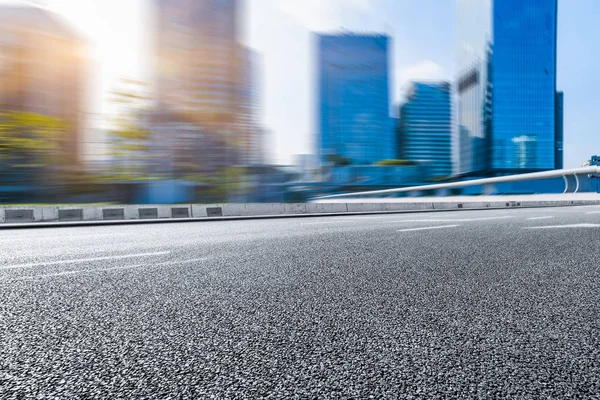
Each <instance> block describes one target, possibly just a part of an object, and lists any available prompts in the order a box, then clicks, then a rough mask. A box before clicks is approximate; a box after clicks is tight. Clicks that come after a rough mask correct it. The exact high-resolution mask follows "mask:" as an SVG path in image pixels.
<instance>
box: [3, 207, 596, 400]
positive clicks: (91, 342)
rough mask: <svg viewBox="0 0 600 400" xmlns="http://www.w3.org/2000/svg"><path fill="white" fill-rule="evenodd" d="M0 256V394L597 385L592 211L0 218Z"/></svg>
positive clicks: (310, 394)
mask: <svg viewBox="0 0 600 400" xmlns="http://www.w3.org/2000/svg"><path fill="white" fill-rule="evenodd" d="M0 249H1V250H0V398H2V399H12V398H15V399H20V398H29V397H32V398H63V399H76V398H91V397H95V398H112V399H116V398H123V399H133V398H160V399H166V398H189V399H191V398H211V396H212V398H218V399H222V398H357V399H364V398H377V399H379V398H574V399H585V398H594V397H595V396H598V394H599V393H600V207H598V206H592V207H569V208H542V209H511V210H489V211H460V212H441V213H410V214H392V215H366V216H356V215H355V216H336V217H321V218H294V219H270V220H246V221H220V222H216V221H215V222H194V223H176V224H152V225H134V226H127V225H122V226H96V227H78V228H48V229H35V228H34V229H28V230H14V231H13V230H2V231H0ZM595 398H597V397H595Z"/></svg>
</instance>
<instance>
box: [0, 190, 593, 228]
mask: <svg viewBox="0 0 600 400" xmlns="http://www.w3.org/2000/svg"><path fill="white" fill-rule="evenodd" d="M571 205H600V195H598V194H585V195H584V194H581V195H575V194H567V195H544V196H488V197H481V196H476V197H446V198H443V197H435V198H415V199H395V200H394V199H361V200H357V199H356V200H355V199H352V200H347V201H340V200H338V201H331V202H327V201H320V202H312V203H235V204H234V203H231V204H183V205H181V204H180V205H164V204H159V205H156V204H154V205H146V204H144V205H119V206H77V205H71V206H32V207H27V206H22V207H15V206H11V207H7V206H0V223H5V224H9V223H35V222H77V221H105V220H111V221H115V220H116V221H118V220H138V219H158V220H160V219H189V218H207V219H210V218H219V217H253V216H285V215H313V214H314V215H319V214H345V213H373V212H384V213H385V212H401V211H428V210H461V209H486V208H514V207H544V206H571Z"/></svg>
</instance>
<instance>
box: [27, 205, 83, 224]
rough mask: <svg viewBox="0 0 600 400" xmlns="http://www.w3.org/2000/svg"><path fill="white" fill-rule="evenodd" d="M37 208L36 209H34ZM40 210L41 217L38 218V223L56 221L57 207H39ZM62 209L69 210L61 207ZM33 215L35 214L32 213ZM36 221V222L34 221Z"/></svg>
mask: <svg viewBox="0 0 600 400" xmlns="http://www.w3.org/2000/svg"><path fill="white" fill-rule="evenodd" d="M36 208H38V207H36ZM39 208H40V209H41V210H40V211H41V213H40V214H41V217H40V221H43V222H53V221H58V210H59V207H56V206H42V207H39ZM72 208H81V207H72ZM62 209H69V208H67V207H63V208H62ZM34 215H35V212H34ZM36 221H37V220H36Z"/></svg>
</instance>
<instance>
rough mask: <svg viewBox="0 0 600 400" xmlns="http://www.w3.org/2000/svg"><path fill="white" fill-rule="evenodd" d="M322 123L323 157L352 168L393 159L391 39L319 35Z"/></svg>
mask: <svg viewBox="0 0 600 400" xmlns="http://www.w3.org/2000/svg"><path fill="white" fill-rule="evenodd" d="M317 40H318V57H317V59H318V65H317V71H318V72H317V73H318V78H317V79H318V80H317V91H318V97H317V101H318V104H317V116H318V117H317V119H318V127H317V131H318V140H317V143H319V157H320V159H321V163H328V161H330V160H331V157H337V158H343V159H345V160H347V161H349V162H350V163H352V164H372V163H374V162H377V161H381V160H383V159H389V158H394V156H395V151H396V144H395V134H394V130H393V129H392V124H391V118H390V114H389V104H390V100H389V77H388V65H389V55H388V48H389V38H388V37H387V36H385V35H360V34H352V33H349V34H346V33H344V34H339V35H318V37H317Z"/></svg>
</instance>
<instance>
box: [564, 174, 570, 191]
mask: <svg viewBox="0 0 600 400" xmlns="http://www.w3.org/2000/svg"><path fill="white" fill-rule="evenodd" d="M563 179H564V180H565V191H564V192H563V194H565V193H567V192H568V191H569V179H567V176H566V175H563Z"/></svg>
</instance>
